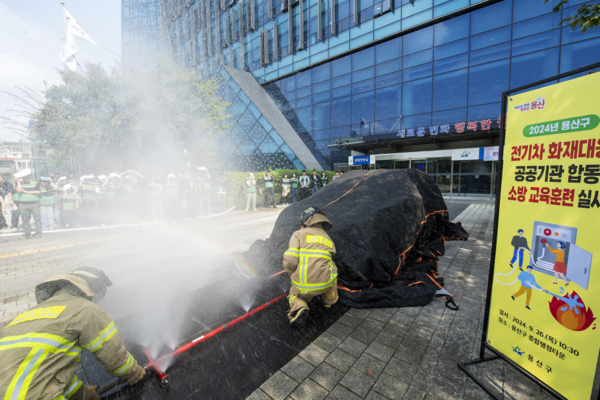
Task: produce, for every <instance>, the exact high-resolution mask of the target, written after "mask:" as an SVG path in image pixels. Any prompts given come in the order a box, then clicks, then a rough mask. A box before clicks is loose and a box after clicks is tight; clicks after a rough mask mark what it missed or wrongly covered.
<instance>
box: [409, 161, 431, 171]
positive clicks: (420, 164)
mask: <svg viewBox="0 0 600 400" xmlns="http://www.w3.org/2000/svg"><path fill="white" fill-rule="evenodd" d="M410 169H417V170H419V171H421V172H423V173H427V160H426V159H422V160H410Z"/></svg>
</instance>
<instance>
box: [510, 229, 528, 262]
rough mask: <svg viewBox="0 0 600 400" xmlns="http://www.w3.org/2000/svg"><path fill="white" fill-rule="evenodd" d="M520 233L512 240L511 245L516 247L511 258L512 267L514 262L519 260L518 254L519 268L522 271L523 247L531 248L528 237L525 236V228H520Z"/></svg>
mask: <svg viewBox="0 0 600 400" xmlns="http://www.w3.org/2000/svg"><path fill="white" fill-rule="evenodd" d="M517 233H518V235H515V236H513V238H512V241H511V242H510V245H511V246H513V247H514V248H515V252H514V253H513V258H512V260H510V267H511V268H512V266H513V264H514V263H515V261H517V256H518V257H519V269H520V270H521V271H523V249H527V250H529V251H531V249H529V246H528V245H527V238H524V237H523V233H524V232H523V229H519V230H518V231H517ZM520 247H522V248H523V249H519V248H520Z"/></svg>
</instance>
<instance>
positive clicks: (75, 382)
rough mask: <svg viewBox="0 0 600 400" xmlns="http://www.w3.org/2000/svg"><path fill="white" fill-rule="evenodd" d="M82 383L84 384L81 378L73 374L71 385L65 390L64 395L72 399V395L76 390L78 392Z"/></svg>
mask: <svg viewBox="0 0 600 400" xmlns="http://www.w3.org/2000/svg"><path fill="white" fill-rule="evenodd" d="M82 385H83V382H81V380H79V378H78V377H77V375H75V376H73V380H72V381H71V385H70V386H69V388H68V389H67V390H65V391H64V393H63V394H62V395H63V396H64V397H66V398H67V399H70V398H71V396H73V395H74V394H75V392H77V391H78V390H79V388H80V387H81V386H82Z"/></svg>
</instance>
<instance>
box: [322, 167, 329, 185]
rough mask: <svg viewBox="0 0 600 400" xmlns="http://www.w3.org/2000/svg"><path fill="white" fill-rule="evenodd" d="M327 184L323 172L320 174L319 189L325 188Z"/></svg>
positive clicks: (325, 175)
mask: <svg viewBox="0 0 600 400" xmlns="http://www.w3.org/2000/svg"><path fill="white" fill-rule="evenodd" d="M327 183H328V179H327V174H326V173H325V171H323V172H322V173H321V188H324V187H325V186H327Z"/></svg>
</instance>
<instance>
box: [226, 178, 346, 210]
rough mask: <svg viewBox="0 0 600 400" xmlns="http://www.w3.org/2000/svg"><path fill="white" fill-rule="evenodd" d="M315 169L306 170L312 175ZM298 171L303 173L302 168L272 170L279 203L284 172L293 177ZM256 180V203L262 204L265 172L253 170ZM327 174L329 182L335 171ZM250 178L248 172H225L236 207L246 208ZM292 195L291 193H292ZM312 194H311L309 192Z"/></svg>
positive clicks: (230, 194) (231, 199) (229, 191)
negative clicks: (248, 179) (247, 180)
mask: <svg viewBox="0 0 600 400" xmlns="http://www.w3.org/2000/svg"><path fill="white" fill-rule="evenodd" d="M312 171H313V170H306V174H307V175H312ZM316 171H317V175H319V176H321V174H322V173H323V171H322V170H316ZM294 172H295V173H296V175H297V176H298V178H300V176H301V175H302V170H301V169H278V170H271V175H272V176H273V187H274V188H275V199H276V201H277V204H281V191H282V190H283V187H282V186H281V179H282V178H283V175H284V174H288V177H289V178H291V177H292V173H294ZM253 174H254V180H255V181H256V187H257V192H256V205H257V207H258V206H262V205H263V204H264V201H265V196H264V189H265V186H264V181H263V177H264V176H265V173H264V172H253ZM325 175H327V178H328V182H331V179H332V178H333V177H334V176H335V172H333V171H325ZM247 178H248V172H225V179H226V180H227V194H228V197H229V200H230V201H231V202H232V203H233V204H234V205H235V206H236V208H240V209H242V210H243V209H245V207H246V179H247ZM258 188H261V190H262V192H263V195H260V194H259V191H258ZM290 196H291V195H290ZM309 196H310V194H309ZM297 198H298V200H302V196H301V192H300V188H298V197H297Z"/></svg>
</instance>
